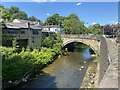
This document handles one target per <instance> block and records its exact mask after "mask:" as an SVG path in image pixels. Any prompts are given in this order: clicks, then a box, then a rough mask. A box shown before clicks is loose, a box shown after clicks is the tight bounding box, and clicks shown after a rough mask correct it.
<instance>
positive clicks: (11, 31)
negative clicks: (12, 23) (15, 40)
mask: <svg viewBox="0 0 120 90" xmlns="http://www.w3.org/2000/svg"><path fill="white" fill-rule="evenodd" d="M8 33H9V34H18V30H9V31H8Z"/></svg>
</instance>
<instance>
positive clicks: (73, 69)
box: [19, 48, 91, 88]
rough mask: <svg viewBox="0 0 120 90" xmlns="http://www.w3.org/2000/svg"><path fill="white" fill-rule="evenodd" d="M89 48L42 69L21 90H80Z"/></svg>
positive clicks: (20, 86)
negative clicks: (70, 89)
mask: <svg viewBox="0 0 120 90" xmlns="http://www.w3.org/2000/svg"><path fill="white" fill-rule="evenodd" d="M90 56H91V54H90V52H89V48H84V49H83V50H82V51H81V52H68V55H67V56H61V57H59V58H58V59H57V60H55V61H54V62H53V63H52V64H50V65H48V66H47V67H45V68H44V69H42V71H41V73H39V74H38V75H36V77H34V78H33V79H32V80H30V81H28V82H26V83H22V84H20V85H19V88H79V87H80V85H81V83H82V80H83V78H84V75H85V72H86V69H87V66H88V64H89V59H90Z"/></svg>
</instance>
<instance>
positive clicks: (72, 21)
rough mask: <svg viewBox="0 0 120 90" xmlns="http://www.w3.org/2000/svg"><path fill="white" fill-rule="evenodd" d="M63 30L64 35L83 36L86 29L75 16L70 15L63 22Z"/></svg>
mask: <svg viewBox="0 0 120 90" xmlns="http://www.w3.org/2000/svg"><path fill="white" fill-rule="evenodd" d="M63 28H64V31H65V33H66V34H85V32H86V29H87V28H86V27H85V25H84V22H83V21H80V20H79V18H78V16H77V15H76V14H70V15H69V16H68V17H67V19H66V20H64V22H63Z"/></svg>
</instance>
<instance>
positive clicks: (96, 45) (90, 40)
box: [61, 34, 100, 53]
mask: <svg viewBox="0 0 120 90" xmlns="http://www.w3.org/2000/svg"><path fill="white" fill-rule="evenodd" d="M61 38H62V40H63V45H62V46H63V47H64V46H65V45H67V44H69V43H72V42H81V43H83V44H86V45H88V46H90V47H91V49H92V50H93V51H94V52H95V53H98V52H99V51H100V42H99V41H98V36H97V35H73V34H62V35H61Z"/></svg>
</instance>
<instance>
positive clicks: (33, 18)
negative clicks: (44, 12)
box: [28, 16, 43, 24]
mask: <svg viewBox="0 0 120 90" xmlns="http://www.w3.org/2000/svg"><path fill="white" fill-rule="evenodd" d="M28 20H30V21H37V22H39V23H40V24H43V23H42V21H41V20H39V19H37V18H36V17H34V16H31V17H29V18H28Z"/></svg>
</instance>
